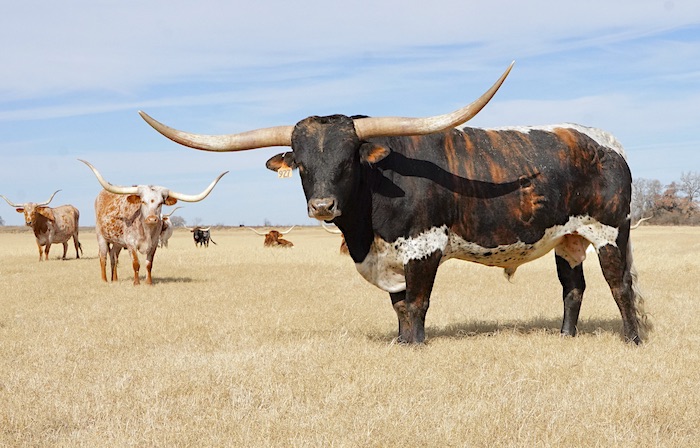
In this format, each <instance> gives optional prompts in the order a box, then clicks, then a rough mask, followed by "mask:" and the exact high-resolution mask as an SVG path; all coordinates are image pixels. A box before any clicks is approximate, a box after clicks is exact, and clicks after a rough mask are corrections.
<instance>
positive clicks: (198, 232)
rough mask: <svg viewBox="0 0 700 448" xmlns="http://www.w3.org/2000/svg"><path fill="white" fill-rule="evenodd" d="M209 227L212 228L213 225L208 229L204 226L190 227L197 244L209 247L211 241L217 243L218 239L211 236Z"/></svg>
mask: <svg viewBox="0 0 700 448" xmlns="http://www.w3.org/2000/svg"><path fill="white" fill-rule="evenodd" d="M209 229H211V227H207V228H206V229H205V228H202V227H194V228H192V229H190V232H192V237H193V238H194V245H195V246H197V247H200V246H205V247H209V241H211V242H212V243H214V244H216V241H214V240H213V239H212V237H211V232H210V231H209Z"/></svg>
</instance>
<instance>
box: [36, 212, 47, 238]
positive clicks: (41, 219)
mask: <svg viewBox="0 0 700 448" xmlns="http://www.w3.org/2000/svg"><path fill="white" fill-rule="evenodd" d="M50 223H51V221H49V219H48V218H47V217H45V216H43V215H40V214H39V213H37V214H36V215H35V219H34V222H33V223H32V230H33V231H34V236H36V237H39V236H40V235H44V234H45V233H46V232H47V231H48V230H49V224H50Z"/></svg>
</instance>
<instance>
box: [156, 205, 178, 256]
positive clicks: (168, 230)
mask: <svg viewBox="0 0 700 448" xmlns="http://www.w3.org/2000/svg"><path fill="white" fill-rule="evenodd" d="M178 208H182V207H175V208H174V209H172V210H171V211H170V213H163V214H161V215H160V219H161V220H162V221H163V227H162V228H161V230H160V237H159V238H158V247H168V241H170V238H171V237H172V236H173V231H174V230H175V227H174V226H173V223H172V221H171V220H170V217H171V216H172V215H173V213H175V211H176V210H177V209H178Z"/></svg>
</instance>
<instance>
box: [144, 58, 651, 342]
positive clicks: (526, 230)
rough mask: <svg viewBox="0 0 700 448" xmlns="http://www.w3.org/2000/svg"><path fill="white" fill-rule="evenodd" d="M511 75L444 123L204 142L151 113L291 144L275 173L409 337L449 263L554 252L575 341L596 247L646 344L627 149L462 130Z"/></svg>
mask: <svg viewBox="0 0 700 448" xmlns="http://www.w3.org/2000/svg"><path fill="white" fill-rule="evenodd" d="M511 67H512V65H511ZM511 67H509V68H508V70H507V71H506V72H505V73H504V74H503V75H502V76H501V78H500V79H499V80H498V81H497V82H496V83H495V84H494V85H493V86H492V87H491V88H490V89H489V90H488V91H487V92H486V93H485V94H484V95H482V96H481V97H480V98H479V99H478V100H476V101H475V102H473V103H472V104H470V105H468V106H465V107H464V108H462V109H459V110H457V111H455V112H452V113H449V114H445V115H440V116H436V117H428V118H397V117H382V118H369V117H362V118H360V117H348V116H344V115H332V116H325V117H318V116H312V117H308V118H305V119H303V120H301V121H300V122H298V123H297V124H296V125H294V126H279V127H273V128H265V129H259V130H254V131H249V132H245V133H243V134H231V135H223V136H221V135H220V136H207V135H198V134H190V133H186V132H182V131H178V130H175V129H172V128H169V127H167V126H165V125H163V124H161V123H159V122H157V121H155V120H153V119H152V118H151V117H149V116H147V115H146V114H144V113H142V116H143V118H144V119H145V120H146V121H147V122H148V123H149V124H150V125H151V126H152V127H154V128H155V129H156V130H157V131H159V132H160V133H162V134H163V135H165V136H166V137H168V138H170V139H172V140H174V141H176V142H178V143H181V144H183V145H186V146H190V147H193V148H197V149H204V150H207V151H239V150H247V149H254V148H260V147H269V146H291V148H292V151H289V152H286V153H283V154H278V155H276V156H274V157H272V158H271V159H270V160H268V162H267V167H268V168H269V169H272V170H274V171H277V172H278V174H280V175H282V176H286V175H287V173H288V172H289V170H291V169H295V168H298V169H299V175H300V177H301V185H302V188H303V190H304V194H305V196H306V199H307V208H308V214H309V216H310V217H313V218H316V219H319V220H323V221H327V222H333V223H334V224H335V225H336V226H337V227H338V228H339V229H340V230H341V231H342V232H343V235H345V239H346V241H347V243H348V248H349V250H350V256H351V257H352V259H353V260H354V261H355V264H356V267H357V270H358V271H359V273H360V274H361V275H362V276H363V277H364V278H365V279H367V280H368V281H369V282H370V283H372V284H374V285H376V286H377V287H379V288H381V289H383V290H384V291H387V292H388V293H389V295H390V297H391V302H392V304H393V307H394V310H395V311H396V314H397V317H398V324H399V325H398V327H399V329H398V341H400V342H415V343H420V342H423V341H424V339H425V316H426V312H427V311H428V305H429V300H430V293H431V291H432V289H433V282H434V280H435V276H436V273H437V269H438V266H439V265H440V264H441V263H442V262H443V261H445V260H447V259H450V258H458V259H462V260H468V261H472V262H476V263H480V264H484V265H488V266H498V267H502V268H504V270H505V274H506V275H507V276H508V277H510V276H512V275H513V274H514V273H515V270H516V269H517V268H518V266H520V265H521V264H523V263H526V262H529V261H531V260H534V259H536V258H539V257H541V256H543V255H544V254H546V253H548V252H549V251H550V250H552V249H554V250H555V260H556V267H557V274H558V277H559V280H560V282H561V284H562V287H563V294H562V297H563V304H564V318H563V322H562V326H561V333H562V334H564V335H572V336H573V335H575V334H576V331H577V328H576V324H577V321H578V316H579V310H580V307H581V301H582V297H583V292H584V288H585V281H584V276H583V265H582V263H583V260H584V258H585V254H586V252H585V244H588V243H589V242H590V243H592V244H593V245H594V246H595V247H596V249H597V250H598V258H599V260H600V265H601V268H602V271H603V274H604V277H605V279H606V281H607V282H608V285H609V286H610V290H611V291H612V295H613V297H614V299H615V302H616V303H617V306H618V308H619V310H620V314H621V317H622V324H623V335H624V338H626V339H627V340H628V341H631V342H634V343H637V344H638V343H640V342H641V341H642V339H643V338H644V331H645V330H646V329H648V328H649V327H648V326H647V325H646V324H647V321H646V315H645V314H644V312H643V306H642V304H643V301H642V297H641V295H640V293H639V291H638V288H637V274H636V270H635V268H634V264H633V261H632V246H631V243H630V200H631V195H632V176H631V174H630V169H629V167H628V165H627V162H626V159H625V154H624V150H623V148H622V145H620V143H619V142H618V141H617V140H616V139H615V138H614V137H613V136H612V135H611V134H609V133H607V132H604V131H602V130H599V129H593V128H587V127H584V126H579V125H575V124H560V125H550V126H539V127H517V128H500V129H479V128H470V127H465V128H463V129H461V130H459V129H454V128H453V127H454V126H456V125H460V124H462V123H464V122H466V121H467V120H469V119H470V118H472V117H473V116H474V115H476V114H477V113H478V112H479V110H481V108H482V107H483V106H485V105H486V103H487V102H488V101H489V100H490V99H491V97H492V96H493V95H494V94H495V92H496V90H497V89H498V88H499V86H500V85H501V83H502V82H503V80H504V79H505V77H506V76H507V74H508V72H509V71H510V68H511ZM283 170H284V171H283ZM280 171H282V173H280Z"/></svg>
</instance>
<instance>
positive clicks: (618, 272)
mask: <svg viewBox="0 0 700 448" xmlns="http://www.w3.org/2000/svg"><path fill="white" fill-rule="evenodd" d="M628 237H629V230H622V231H621V232H620V234H619V235H618V237H617V241H616V243H617V246H613V245H612V244H608V245H606V246H603V247H601V248H600V249H599V250H598V258H600V267H601V268H602V270H603V275H604V276H605V280H606V281H607V282H608V285H609V286H610V291H612V295H613V297H614V298H615V303H617V307H618V309H619V310H620V315H621V316H622V331H623V334H624V337H625V339H627V341H630V342H634V343H635V344H640V343H641V342H642V340H641V338H640V336H639V320H638V317H637V298H636V297H635V291H634V289H633V285H632V282H633V278H632V260H631V254H630V253H629V252H628V250H627V249H628V244H629V240H628Z"/></svg>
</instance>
